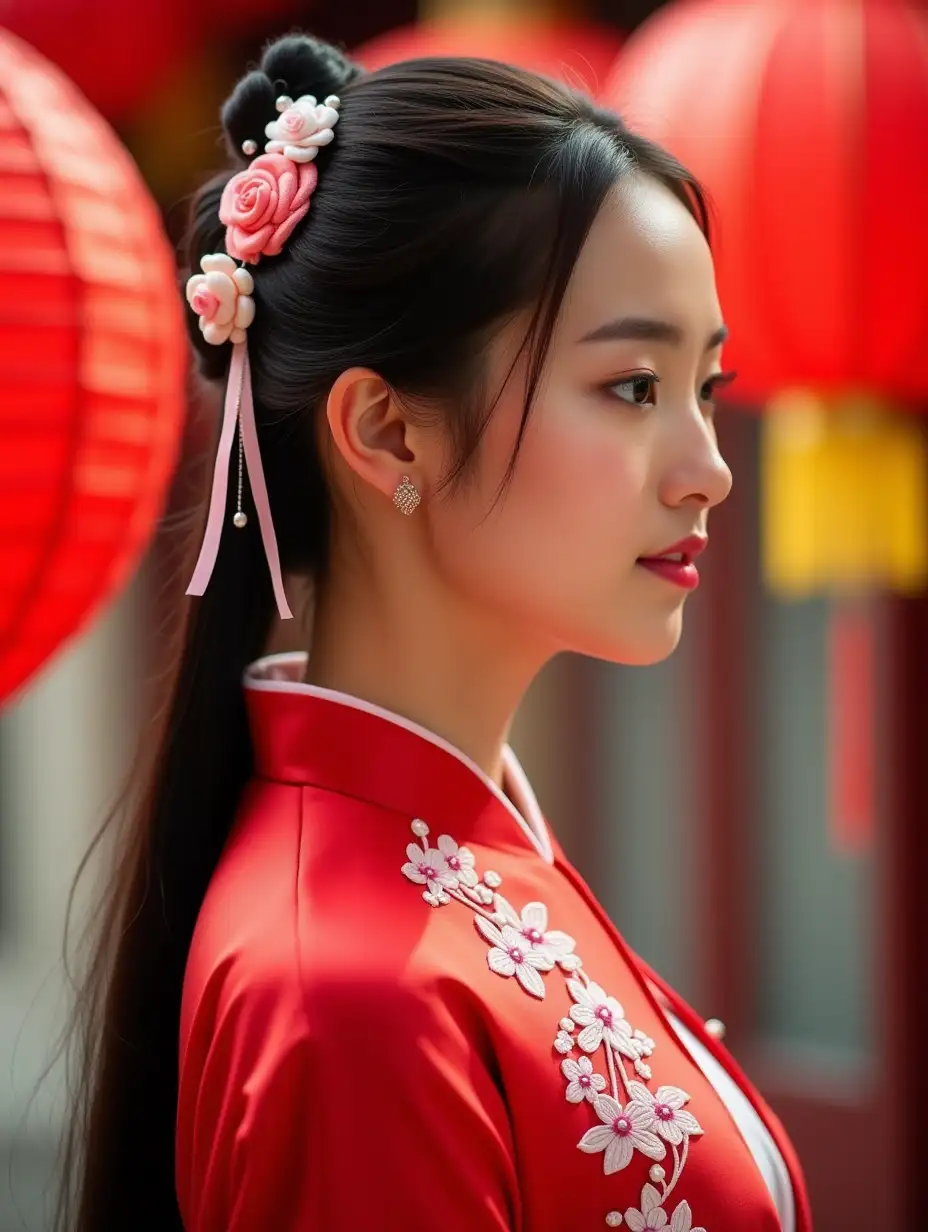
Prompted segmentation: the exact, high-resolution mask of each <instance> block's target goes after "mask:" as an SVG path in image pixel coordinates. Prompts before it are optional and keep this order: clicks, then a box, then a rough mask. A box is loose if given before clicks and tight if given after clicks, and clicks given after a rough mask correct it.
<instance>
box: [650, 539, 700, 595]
mask: <svg viewBox="0 0 928 1232" xmlns="http://www.w3.org/2000/svg"><path fill="white" fill-rule="evenodd" d="M708 543H709V540H708V537H707V536H706V535H689V536H688V537H687V538H686V539H681V540H680V542H679V543H674V544H672V545H671V547H669V548H664V549H663V551H661V552H655V553H654V554H653V555H649V556H639V557H638V561H637V563H638V564H639V565H641V566H642V568H644V569H648V570H649V571H650V572H651V573H656V574H657V576H658V577H659V578H663V579H664V581H665V582H671V583H672V584H673V585H674V586H679V587H680V589H681V590H695V589H696V587H697V586H698V585H699V570H698V569H697V568H696V566H695V565H694V564H693V561H694V560H695V559H696V557H697V556H699V555H700V554H701V553H702V552H704V551H705V550H706V547H707V546H708Z"/></svg>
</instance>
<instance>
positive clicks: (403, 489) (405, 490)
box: [393, 475, 422, 515]
mask: <svg viewBox="0 0 928 1232" xmlns="http://www.w3.org/2000/svg"><path fill="white" fill-rule="evenodd" d="M421 500H422V497H421V496H420V495H419V489H418V488H417V487H416V485H415V484H414V483H412V482H411V481H410V478H409V476H408V475H404V476H403V478H402V481H401V482H400V483H398V484H397V485H396V491H395V492H394V493H393V503H394V505H396V507H397V509H398V510H399V511H400V513H405V514H407V515H409V514H410V513H415V511H416V509H418V507H419V502H420V501H421Z"/></svg>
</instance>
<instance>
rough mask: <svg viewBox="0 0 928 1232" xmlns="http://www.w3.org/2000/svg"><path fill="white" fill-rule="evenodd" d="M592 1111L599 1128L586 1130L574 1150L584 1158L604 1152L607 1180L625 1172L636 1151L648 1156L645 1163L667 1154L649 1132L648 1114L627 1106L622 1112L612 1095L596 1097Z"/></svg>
mask: <svg viewBox="0 0 928 1232" xmlns="http://www.w3.org/2000/svg"><path fill="white" fill-rule="evenodd" d="M593 1107H594V1108H595V1109H596V1115H597V1116H598V1117H599V1119H600V1120H601V1121H602V1125H594V1126H593V1128H592V1129H588V1130H587V1131H586V1133H585V1134H584V1135H583V1137H582V1138H581V1139H580V1141H579V1142H578V1143H577V1146H578V1147H579V1148H580V1150H581V1151H585V1152H586V1154H587V1155H595V1154H596V1153H597V1152H598V1151H605V1157H604V1159H603V1172H604V1173H605V1174H606V1176H611V1174H612V1173H613V1172H621V1170H622V1169H623V1168H627V1167H628V1165H629V1164H630V1163H631V1160H632V1156H633V1155H634V1153H635V1151H640V1152H641V1153H642V1155H647V1157H648V1159H663V1158H664V1156H665V1155H666V1154H667V1148H666V1147H665V1146H664V1144H663V1142H661V1140H660V1138H658V1137H657V1135H656V1134H654V1133H652V1132H651V1120H652V1118H651V1115H650V1113H649V1112H647V1111H646V1110H645V1109H643V1108H642V1107H641V1106H640V1105H638V1106H633V1105H632V1104H628V1105H627V1106H626V1107H625V1108H623V1107H622V1105H621V1104H620V1103H619V1102H618V1100H615V1099H613V1098H612V1096H611V1095H597V1096H596V1098H595V1099H594V1100H593Z"/></svg>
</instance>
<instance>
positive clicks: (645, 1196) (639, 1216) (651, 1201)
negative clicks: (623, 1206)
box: [625, 1185, 667, 1232]
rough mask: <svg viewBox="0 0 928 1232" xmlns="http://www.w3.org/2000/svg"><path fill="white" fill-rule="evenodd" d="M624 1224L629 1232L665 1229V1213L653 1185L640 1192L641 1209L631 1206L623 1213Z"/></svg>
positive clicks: (659, 1196)
mask: <svg viewBox="0 0 928 1232" xmlns="http://www.w3.org/2000/svg"><path fill="white" fill-rule="evenodd" d="M625 1223H626V1225H627V1226H628V1227H629V1228H631V1232H651V1229H652V1228H666V1226H667V1212H666V1211H665V1210H664V1207H663V1199H662V1198H661V1195H660V1194H659V1193H658V1191H657V1190H656V1189H655V1188H654V1186H653V1185H645V1187H644V1189H642V1191H641V1208H640V1210H639V1209H636V1208H635V1207H633V1206H631V1207H629V1208H628V1210H627V1211H626V1212H625Z"/></svg>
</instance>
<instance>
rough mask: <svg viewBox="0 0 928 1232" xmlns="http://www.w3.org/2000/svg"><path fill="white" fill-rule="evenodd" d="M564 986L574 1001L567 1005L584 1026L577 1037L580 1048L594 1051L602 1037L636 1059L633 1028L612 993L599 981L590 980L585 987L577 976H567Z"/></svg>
mask: <svg viewBox="0 0 928 1232" xmlns="http://www.w3.org/2000/svg"><path fill="white" fill-rule="evenodd" d="M567 987H568V989H569V990H570V995H571V996H572V997H573V999H574V1001H575V1002H576V1004H575V1005H572V1006H571V1007H570V1016H571V1018H572V1019H573V1020H574V1022H575V1023H577V1024H578V1025H579V1026H581V1027H583V1030H582V1031H581V1032H580V1034H579V1036H578V1037H577V1043H578V1044H579V1045H580V1047H581V1048H582V1049H583V1051H584V1052H595V1051H596V1049H597V1048H599V1046H600V1045H601V1044H602V1042H603V1040H605V1041H606V1043H607V1044H608V1045H609V1046H610V1048H614V1049H615V1051H616V1052H618V1053H621V1055H622V1056H623V1057H628V1059H629V1060H630V1061H636V1060H637V1059H638V1053H637V1052H636V1051H635V1046H634V1044H633V1043H632V1038H631V1033H632V1029H631V1027H630V1026H629V1025H628V1023H627V1022H626V1020H625V1011H624V1010H623V1009H622V1007H621V1005H619V1003H618V1001H616V999H615V997H609V996H607V995H606V993H605V992H604V991H603V990H602V988H600V986H599V985H598V984H593V983H590V984H588V985H587V986H586V987H584V986H583V984H581V982H580V981H579V980H568V981H567Z"/></svg>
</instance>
